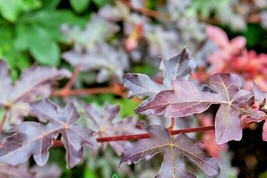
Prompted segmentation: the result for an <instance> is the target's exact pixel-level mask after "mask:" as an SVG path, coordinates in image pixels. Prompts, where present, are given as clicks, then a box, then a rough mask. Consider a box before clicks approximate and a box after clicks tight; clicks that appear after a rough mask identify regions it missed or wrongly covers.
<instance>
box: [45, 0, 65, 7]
mask: <svg viewBox="0 0 267 178" xmlns="http://www.w3.org/2000/svg"><path fill="white" fill-rule="evenodd" d="M60 1H61V0H42V4H43V8H46V9H55V8H56V7H57V6H58V4H59V3H60Z"/></svg>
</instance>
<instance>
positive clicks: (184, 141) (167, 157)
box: [120, 125, 219, 178]
mask: <svg viewBox="0 0 267 178" xmlns="http://www.w3.org/2000/svg"><path fill="white" fill-rule="evenodd" d="M146 131H147V132H148V133H149V134H150V136H151V138H149V139H143V140H138V141H137V142H133V143H129V142H128V143H126V144H125V152H124V153H123V155H122V157H121V162H120V163H121V164H122V163H127V164H131V163H137V162H139V161H140V160H141V159H145V160H149V159H151V158H152V157H153V156H154V155H156V154H158V153H164V159H163V163H162V165H161V168H160V170H159V172H158V174H157V176H156V177H158V178H172V177H187V178H191V177H195V176H194V175H193V174H192V173H190V172H188V171H187V170H186V168H185V164H184V161H183V157H184V156H185V157H187V158H188V159H189V160H190V161H191V162H193V163H195V164H196V165H197V166H198V167H199V168H200V169H201V170H202V171H203V172H204V173H205V174H207V175H208V176H216V175H218V174H219V167H218V165H217V162H216V161H215V159H213V158H211V157H209V156H207V155H206V154H205V153H204V151H202V150H201V148H200V147H199V146H198V145H196V144H195V143H194V141H193V140H192V139H190V138H189V137H187V136H186V135H184V134H179V135H178V136H176V137H172V136H170V134H169V132H168V130H167V129H166V128H164V127H162V126H158V125H152V126H150V127H148V128H147V129H146Z"/></svg>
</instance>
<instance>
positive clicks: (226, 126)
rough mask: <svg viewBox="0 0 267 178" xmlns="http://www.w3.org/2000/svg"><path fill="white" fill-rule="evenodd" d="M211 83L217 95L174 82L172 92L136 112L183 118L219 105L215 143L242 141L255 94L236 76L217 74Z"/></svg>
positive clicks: (164, 93)
mask: <svg viewBox="0 0 267 178" xmlns="http://www.w3.org/2000/svg"><path fill="white" fill-rule="evenodd" d="M210 84H211V86H212V87H213V88H214V89H215V92H217V93H211V92H207V91H202V90H201V89H200V88H199V87H198V85H196V84H195V83H193V82H191V81H186V80H174V81H172V85H173V90H165V91H161V92H160V93H158V94H157V95H156V97H155V98H154V99H153V100H152V101H149V102H147V103H145V105H140V106H139V107H138V108H137V109H136V112H138V113H142V112H144V111H146V110H150V111H151V112H152V113H154V114H158V115H161V114H164V115H165V116H166V117H184V116H187V115H191V114H195V113H202V112H204V111H205V110H207V109H208V108H209V106H210V105H212V104H220V108H219V110H218V111H217V114H216V117H215V135H216V143H217V144H223V143H226V142H228V141H229V140H240V139H241V137H242V126H241V122H240V117H241V115H242V114H244V113H246V114H247V112H249V111H248V108H249V107H248V106H250V105H251V103H252V96H253V95H252V93H251V92H249V91H246V90H242V89H241V79H240V78H239V77H238V76H237V75H232V74H214V75H212V76H211V77H210Z"/></svg>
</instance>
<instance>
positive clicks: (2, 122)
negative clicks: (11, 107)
mask: <svg viewBox="0 0 267 178" xmlns="http://www.w3.org/2000/svg"><path fill="white" fill-rule="evenodd" d="M5 122H6V113H4V116H3V118H2V120H1V123H0V133H2V131H3V128H4V125H5Z"/></svg>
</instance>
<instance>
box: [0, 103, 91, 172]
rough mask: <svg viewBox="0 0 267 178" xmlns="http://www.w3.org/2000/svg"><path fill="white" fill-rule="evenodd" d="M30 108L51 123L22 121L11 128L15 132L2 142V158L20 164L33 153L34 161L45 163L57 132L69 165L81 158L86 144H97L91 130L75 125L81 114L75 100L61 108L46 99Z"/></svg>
mask: <svg viewBox="0 0 267 178" xmlns="http://www.w3.org/2000/svg"><path fill="white" fill-rule="evenodd" d="M31 110H32V112H33V113H35V114H36V115H37V116H38V117H40V118H41V119H40V120H42V121H47V122H48V123H47V124H41V123H38V122H23V123H22V124H20V125H18V126H16V127H15V128H13V129H11V130H10V132H12V133H14V134H13V135H11V136H8V137H6V138H5V139H4V140H3V142H2V144H1V146H0V161H1V162H5V163H9V164H11V165H18V164H20V163H23V162H25V161H27V160H28V159H29V158H30V156H31V155H33V158H34V160H35V162H36V163H37V164H38V165H40V166H43V165H44V164H45V163H46V162H47V160H48V158H49V153H48V150H49V148H50V147H51V146H52V145H53V142H54V140H55V139H56V138H57V137H58V134H61V141H62V143H63V144H64V146H65V148H66V150H67V164H68V167H70V168H71V167H74V166H75V165H76V164H78V163H79V162H80V161H81V159H82V147H83V146H84V145H87V146H89V147H91V148H96V140H95V139H94V138H93V137H92V132H91V131H90V130H88V129H85V128H79V127H77V126H75V125H74V123H75V121H77V120H78V118H79V115H78V113H77V111H76V108H75V107H74V105H73V104H72V103H70V104H68V105H67V106H66V107H65V108H64V109H61V108H59V107H58V106H56V105H55V104H53V103H51V102H50V101H48V100H47V99H44V100H41V101H38V102H35V103H32V104H31Z"/></svg>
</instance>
